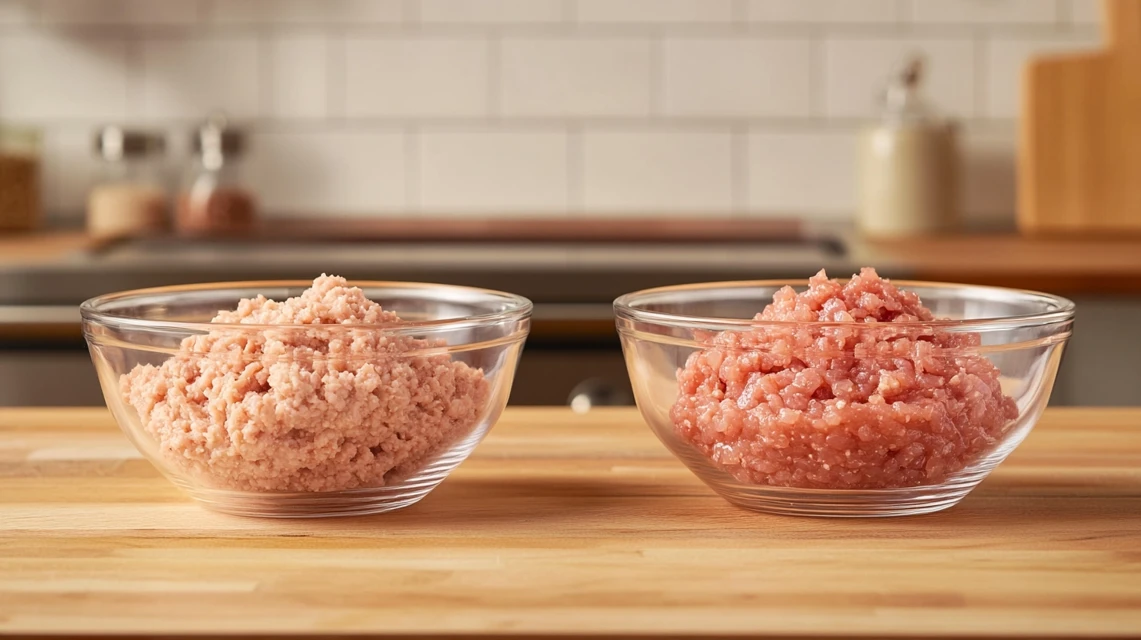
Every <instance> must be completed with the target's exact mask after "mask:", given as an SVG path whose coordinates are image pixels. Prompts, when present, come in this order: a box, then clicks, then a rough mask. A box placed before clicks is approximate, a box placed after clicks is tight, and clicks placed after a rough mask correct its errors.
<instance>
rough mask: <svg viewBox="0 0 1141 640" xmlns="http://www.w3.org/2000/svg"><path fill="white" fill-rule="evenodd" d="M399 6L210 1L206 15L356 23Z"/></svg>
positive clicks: (394, 12)
mask: <svg viewBox="0 0 1141 640" xmlns="http://www.w3.org/2000/svg"><path fill="white" fill-rule="evenodd" d="M96 1H98V0H96ZM152 1H156V0H152ZM158 1H161V0H158ZM403 9H404V4H403V2H402V1H401V0H213V1H212V2H209V5H208V8H207V14H208V15H209V16H210V19H211V20H214V21H216V22H224V23H249V24H346V25H359V24H383V23H394V22H399V21H400V20H401V19H402V18H403V14H404V11H403Z"/></svg>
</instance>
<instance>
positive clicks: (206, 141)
mask: <svg viewBox="0 0 1141 640" xmlns="http://www.w3.org/2000/svg"><path fill="white" fill-rule="evenodd" d="M191 146H192V148H193V152H194V157H193V159H192V161H191V163H190V166H189V167H188V170H187V173H186V176H185V177H184V179H183V184H182V188H181V190H180V193H179V196H178V211H177V214H176V216H175V221H176V224H177V227H178V231H179V232H180V233H182V234H187V235H227V234H241V233H243V232H247V231H250V230H252V229H253V228H254V227H255V225H256V223H257V199H256V198H255V196H254V194H253V192H252V191H251V190H250V189H249V188H247V187H246V185H245V184H243V182H242V159H243V155H244V153H245V150H246V136H245V134H244V133H243V132H241V131H239V130H237V129H234V128H232V127H231V126H230V125H229V123H228V121H227V119H226V118H225V117H224V116H221V115H213V116H211V117H210V118H208V119H207V120H206V122H204V123H203V124H202V125H201V126H200V127H198V128H197V129H196V130H195V131H194V133H193V135H192V138H191Z"/></svg>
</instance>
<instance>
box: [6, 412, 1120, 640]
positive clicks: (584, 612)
mask: <svg viewBox="0 0 1141 640" xmlns="http://www.w3.org/2000/svg"><path fill="white" fill-rule="evenodd" d="M74 632H85V633H95V634H103V635H109V636H116V635H118V636H122V635H126V634H150V635H181V636H188V635H194V634H198V633H206V632H211V633H225V634H227V635H231V636H241V635H254V634H265V633H291V634H302V635H309V636H314V637H317V636H322V637H324V636H333V635H337V634H340V633H346V634H347V633H354V634H369V635H388V636H413V635H419V634H428V635H437V636H462V635H494V634H498V633H509V634H513V635H518V636H523V637H538V636H561V637H571V636H614V635H632V636H640V637H651V636H662V637H664V636H701V637H717V636H733V635H738V634H746V635H754V636H767V637H889V636H892V637H894V636H906V637H944V638H951V637H1026V636H1032V637H1110V636H1118V637H1128V636H1132V637H1141V411H1139V410H1092V409H1089V410H1086V409H1079V410H1052V411H1049V412H1048V413H1047V415H1046V417H1045V418H1044V419H1043V420H1042V423H1041V424H1040V425H1039V426H1038V427H1037V428H1036V429H1035V431H1034V432H1033V433H1032V434H1031V436H1030V438H1029V439H1028V440H1027V441H1026V442H1025V443H1024V444H1023V446H1022V447H1021V448H1020V449H1019V450H1018V451H1017V452H1016V453H1015V454H1014V455H1013V456H1012V457H1011V458H1010V459H1009V460H1008V461H1007V462H1006V463H1004V464H1003V465H1002V466H1001V467H1000V468H999V469H998V470H997V471H996V472H995V473H994V474H993V475H992V476H991V477H990V478H989V479H988V480H987V481H986V482H985V483H984V485H983V486H982V487H980V488H979V489H978V490H976V491H975V492H974V493H973V494H972V495H971V496H969V497H968V498H967V499H966V500H965V501H964V502H963V503H962V504H960V505H959V506H957V507H955V508H953V509H951V510H949V511H946V512H943V513H940V514H933V515H929V516H920V517H914V518H904V519H888V520H816V519H800V518H790V517H779V516H767V515H762V514H756V513H750V512H746V511H743V510H740V509H737V508H735V507H732V506H730V505H729V504H728V503H726V502H724V501H722V500H721V499H720V498H718V497H717V496H715V495H713V494H712V493H711V492H710V491H709V490H708V489H706V488H705V487H704V486H703V485H702V484H701V483H699V482H698V481H697V480H696V479H695V478H694V477H693V476H691V475H690V473H689V472H688V471H687V470H686V469H685V468H684V467H682V466H681V464H679V463H678V462H676V461H675V460H674V459H673V458H672V457H670V455H669V454H668V453H667V452H666V451H665V450H664V448H663V447H662V446H661V445H660V444H658V442H657V441H656V440H655V439H654V438H653V436H652V435H651V434H650V432H649V430H648V429H647V428H646V427H645V426H644V425H643V424H642V423H641V420H640V418H639V417H638V415H637V414H636V413H635V412H634V411H632V410H628V409H611V410H603V411H598V412H592V413H591V414H589V415H585V416H578V415H575V414H572V413H570V412H569V411H567V410H564V409H509V410H508V412H507V414H506V415H505V417H504V419H503V421H502V422H501V423H500V424H499V425H497V426H496V428H495V430H493V432H492V434H491V436H490V437H489V438H488V439H487V441H486V442H484V443H483V444H482V445H481V446H480V448H479V449H477V451H476V453H475V455H474V456H473V457H472V458H471V459H470V460H468V461H467V462H466V463H465V464H464V465H463V466H462V467H461V468H460V469H459V470H457V471H456V473H455V474H454V475H453V476H452V477H451V478H449V479H448V480H447V481H445V482H444V484H443V485H441V486H440V488H439V489H437V490H436V491H435V492H434V493H433V494H431V495H429V496H428V497H427V498H426V499H425V500H424V501H423V502H421V503H420V504H418V505H416V506H414V507H411V508H408V509H406V510H404V511H400V512H394V513H390V514H385V515H380V516H372V517H362V518H352V519H335V520H322V521H288V522H280V521H267V520H256V519H242V518H237V517H231V516H223V515H218V514H214V513H211V512H209V511H205V510H203V509H201V508H199V507H198V506H196V505H195V504H193V503H191V502H189V501H187V500H186V499H185V498H184V497H182V496H181V495H180V494H179V493H178V492H177V491H176V490H175V489H174V488H173V487H172V486H171V485H170V484H168V483H167V482H166V481H165V480H163V479H162V478H161V477H159V476H158V475H157V474H156V472H155V471H154V470H153V468H152V467H151V466H150V465H149V464H148V463H147V462H146V461H144V460H142V459H140V458H139V457H138V456H137V454H135V452H134V450H133V449H132V448H131V446H130V445H129V444H128V443H127V441H126V440H125V439H124V438H123V437H122V436H121V435H120V434H119V432H118V431H117V430H116V428H115V427H114V426H113V424H112V422H111V419H110V417H109V416H108V414H107V413H106V412H105V411H103V410H100V409H80V410H66V409H29V410H13V409H5V410H0V633H8V634H21V633H23V634H32V633H47V634H53V633H54V634H63V633H74Z"/></svg>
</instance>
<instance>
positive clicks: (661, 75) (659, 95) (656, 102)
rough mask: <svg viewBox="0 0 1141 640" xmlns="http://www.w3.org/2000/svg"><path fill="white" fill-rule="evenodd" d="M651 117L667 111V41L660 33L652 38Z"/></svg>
mask: <svg viewBox="0 0 1141 640" xmlns="http://www.w3.org/2000/svg"><path fill="white" fill-rule="evenodd" d="M649 44H650V78H649V80H650V87H649V89H650V105H649V106H650V110H649V113H648V114H647V115H648V116H649V117H650V118H654V117H657V116H661V115H662V114H663V113H664V112H665V105H664V104H663V101H664V89H665V86H664V85H665V81H666V79H665V66H666V61H665V46H666V45H665V42H664V38H662V37H661V36H660V35H658V36H652V37H651V38H650V42H649Z"/></svg>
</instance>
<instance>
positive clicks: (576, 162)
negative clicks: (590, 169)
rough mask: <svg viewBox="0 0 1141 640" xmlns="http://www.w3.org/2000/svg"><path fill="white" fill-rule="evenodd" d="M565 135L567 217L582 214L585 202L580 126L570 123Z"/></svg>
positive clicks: (581, 132)
mask: <svg viewBox="0 0 1141 640" xmlns="http://www.w3.org/2000/svg"><path fill="white" fill-rule="evenodd" d="M566 135H567V215H568V216H570V217H574V216H575V215H578V214H580V213H582V211H583V204H584V201H585V193H584V184H583V174H584V172H585V169H584V167H583V131H582V125H581V124H577V123H572V124H570V125H568V126H567V127H566Z"/></svg>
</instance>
